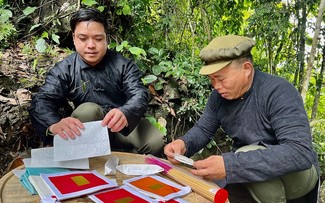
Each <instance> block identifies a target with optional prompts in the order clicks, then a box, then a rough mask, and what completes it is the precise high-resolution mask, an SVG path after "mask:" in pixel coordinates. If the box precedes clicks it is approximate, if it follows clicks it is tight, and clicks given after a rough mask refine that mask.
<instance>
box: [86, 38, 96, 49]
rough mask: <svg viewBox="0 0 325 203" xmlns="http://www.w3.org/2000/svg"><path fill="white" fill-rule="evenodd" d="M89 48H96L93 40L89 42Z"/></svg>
mask: <svg viewBox="0 0 325 203" xmlns="http://www.w3.org/2000/svg"><path fill="white" fill-rule="evenodd" d="M87 47H88V48H93V47H95V43H94V40H92V39H90V40H88V43H87Z"/></svg>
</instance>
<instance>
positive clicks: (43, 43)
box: [35, 38, 47, 53]
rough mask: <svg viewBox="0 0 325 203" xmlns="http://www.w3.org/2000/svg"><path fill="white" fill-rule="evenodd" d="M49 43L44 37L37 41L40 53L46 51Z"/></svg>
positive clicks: (37, 48)
mask: <svg viewBox="0 0 325 203" xmlns="http://www.w3.org/2000/svg"><path fill="white" fill-rule="evenodd" d="M46 47H47V44H46V41H45V40H44V39H43V38H40V39H38V40H37V41H36V47H35V48H36V50H37V51H38V52H40V53H44V52H45V50H46Z"/></svg>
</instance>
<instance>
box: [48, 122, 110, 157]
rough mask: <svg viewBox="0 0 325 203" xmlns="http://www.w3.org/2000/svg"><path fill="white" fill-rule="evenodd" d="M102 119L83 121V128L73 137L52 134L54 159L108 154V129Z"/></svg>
mask: <svg viewBox="0 0 325 203" xmlns="http://www.w3.org/2000/svg"><path fill="white" fill-rule="evenodd" d="M101 123H102V121H92V122H87V123H83V124H84V126H85V128H84V129H83V130H81V135H80V136H77V137H76V138H75V139H66V140H65V139H63V138H61V137H60V136H59V135H55V136H54V140H53V145H54V161H69V160H75V159H82V158H90V157H96V156H103V155H108V154H110V153H111V147H110V143H109V137H108V129H107V127H106V126H102V124H101Z"/></svg>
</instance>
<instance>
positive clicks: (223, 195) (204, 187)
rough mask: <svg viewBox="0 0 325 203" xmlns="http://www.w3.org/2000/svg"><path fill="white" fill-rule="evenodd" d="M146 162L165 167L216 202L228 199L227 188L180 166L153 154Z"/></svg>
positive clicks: (194, 189) (197, 191) (173, 176)
mask: <svg viewBox="0 0 325 203" xmlns="http://www.w3.org/2000/svg"><path fill="white" fill-rule="evenodd" d="M145 162H146V163H149V164H156V165H158V166H160V167H162V168H163V169H164V171H163V173H164V174H166V175H167V176H168V177H170V178H172V179H173V180H175V181H177V182H179V183H180V184H183V185H187V186H190V187H191V189H192V190H193V191H194V192H196V193H198V194H200V195H201V196H203V197H205V198H207V199H208V200H210V201H213V202H215V203H224V202H226V201H227V199H228V192H227V190H225V189H223V188H220V187H219V186H218V185H216V184H213V183H209V182H207V181H205V180H203V179H201V178H198V177H196V176H194V175H192V174H190V173H188V172H186V171H184V170H181V169H180V168H178V167H176V166H174V165H172V164H168V163H167V162H165V161H163V160H162V159H159V158H157V157H155V156H153V155H147V156H146V157H145Z"/></svg>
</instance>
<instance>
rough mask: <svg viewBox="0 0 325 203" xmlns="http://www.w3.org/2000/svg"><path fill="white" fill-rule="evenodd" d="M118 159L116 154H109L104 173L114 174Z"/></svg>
mask: <svg viewBox="0 0 325 203" xmlns="http://www.w3.org/2000/svg"><path fill="white" fill-rule="evenodd" d="M119 161H120V159H119V158H118V157H116V156H111V157H110V158H109V159H108V160H107V161H106V163H105V173H104V175H115V173H116V166H117V165H118V163H119Z"/></svg>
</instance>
